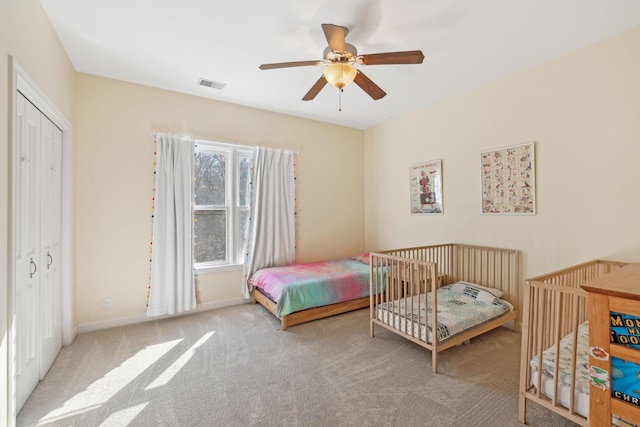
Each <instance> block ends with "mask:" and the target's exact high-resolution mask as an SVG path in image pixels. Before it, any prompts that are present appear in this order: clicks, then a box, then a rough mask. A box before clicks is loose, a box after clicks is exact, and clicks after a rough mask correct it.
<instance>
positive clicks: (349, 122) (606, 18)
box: [41, 0, 640, 129]
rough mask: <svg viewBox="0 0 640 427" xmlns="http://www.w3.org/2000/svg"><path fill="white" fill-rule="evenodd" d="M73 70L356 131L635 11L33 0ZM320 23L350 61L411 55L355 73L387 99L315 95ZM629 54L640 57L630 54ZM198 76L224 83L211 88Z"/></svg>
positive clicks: (442, 0)
mask: <svg viewBox="0 0 640 427" xmlns="http://www.w3.org/2000/svg"><path fill="white" fill-rule="evenodd" d="M41 2H42V4H43V6H44V8H45V11H46V13H47V14H48V16H49V18H50V20H51V22H52V24H53V26H54V28H55V30H56V32H57V33H58V35H59V37H60V40H61V41H62V44H63V45H64V48H65V49H66V51H67V53H68V55H69V57H70V59H71V62H72V63H73V66H74V67H75V69H76V70H77V71H79V72H83V73H88V74H95V75H99V76H104V77H109V78H113V79H118V80H124V81H128V82H133V83H138V84H143V85H148V86H153V87H158V88H163V89H169V90H173V91H177V92H183V93H187V94H191V95H196V96H201V97H206V98H212V99H216V100H219V101H224V102H230V103H235V104H241V105H246V106H251V107H256V108H260V109H265V110H270V111H275V112H280V113H285V114H291V115H295V116H299V117H306V118H310V119H316V120H320V121H324V122H329V123H335V124H339V125H344V126H349V127H354V128H358V129H367V128H370V127H373V126H375V125H378V124H380V123H384V122H385V121H387V120H389V119H392V118H394V117H400V116H403V115H406V114H408V113H410V112H412V111H414V110H417V109H421V108H424V107H427V106H429V105H432V104H434V103H436V102H439V101H442V100H443V99H446V98H449V97H452V96H456V95H458V94H461V93H464V92H467V91H469V90H471V89H473V88H476V87H478V86H482V85H485V84H488V83H490V82H492V81H495V80H498V79H501V78H504V77H506V76H509V75H512V74H515V73H517V72H519V71H522V70H525V69H527V68H531V67H533V66H535V65H537V64H540V63H543V62H546V61H548V60H550V59H553V58H555V57H558V56H560V55H563V54H565V53H567V52H570V51H572V50H575V49H578V48H580V47H584V46H587V45H589V44H592V43H594V42H597V41H599V40H602V39H605V38H608V37H611V36H614V35H616V34H619V33H621V32H623V31H626V30H629V29H632V28H635V27H639V26H640V1H639V0H517V1H516V0H482V1H479V0H244V1H243V0H227V1H221V0H217V1H216V0H179V1H178V0H41ZM322 23H331V24H336V25H341V26H345V27H348V28H349V34H348V35H347V38H346V41H347V43H351V44H353V45H355V47H356V48H357V49H358V53H359V54H370V53H382V52H394V51H404V50H418V49H419V50H422V51H423V53H424V55H425V60H424V62H423V63H422V64H420V65H370V66H358V67H359V68H360V70H361V71H362V72H364V73H365V74H366V75H367V76H368V77H369V78H370V79H371V80H373V81H374V82H375V83H376V84H378V86H380V87H381V88H382V89H383V90H384V91H385V92H387V96H386V97H384V98H383V99H381V100H378V101H374V100H372V99H371V98H370V97H369V96H368V95H366V94H365V93H364V92H363V91H362V90H361V89H360V88H359V87H358V86H357V85H355V84H351V85H349V86H347V87H346V88H345V89H344V93H343V94H342V111H339V110H338V106H339V103H338V101H339V99H338V98H339V97H338V89H336V88H334V87H333V86H330V85H327V86H325V88H324V89H323V90H322V91H321V92H320V93H319V94H318V96H317V97H316V98H315V99H314V100H313V101H302V100H301V98H302V97H303V96H304V94H305V93H306V92H307V91H308V90H309V88H311V86H312V85H313V84H314V83H315V82H316V81H317V80H318V78H319V77H320V75H321V74H322V66H310V67H295V68H285V69H276V70H264V71H263V70H259V69H258V66H259V65H260V64H263V63H272V62H289V61H303V60H320V59H322V54H323V50H324V48H325V47H326V46H327V41H326V39H325V37H324V34H323V32H322V29H321V24H322ZM639 48H640V47H639ZM200 78H205V79H209V80H214V81H217V82H222V83H226V87H225V88H224V89H223V90H216V89H212V88H207V87H202V86H199V85H198V81H199V79H200Z"/></svg>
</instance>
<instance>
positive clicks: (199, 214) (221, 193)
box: [194, 141, 253, 270]
mask: <svg viewBox="0 0 640 427" xmlns="http://www.w3.org/2000/svg"><path fill="white" fill-rule="evenodd" d="M252 158H253V151H252V150H251V149H250V148H248V147H243V146H237V145H230V144H221V143H216V142H210V141H196V149H195V159H194V193H195V208H194V218H195V225H194V244H195V249H194V250H195V267H196V269H199V270H200V269H204V268H207V267H216V266H223V265H234V264H242V247H243V244H244V239H245V231H246V228H247V220H248V218H249V178H250V173H251V165H252Z"/></svg>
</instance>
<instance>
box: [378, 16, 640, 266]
mask: <svg viewBox="0 0 640 427" xmlns="http://www.w3.org/2000/svg"><path fill="white" fill-rule="evenodd" d="M638 46H640V28H638V29H635V30H633V31H631V32H628V33H625V34H622V35H620V36H618V37H615V38H613V39H610V40H607V41H605V42H602V43H599V44H596V45H593V46H591V47H588V48H586V49H583V50H580V51H577V52H574V53H572V54H570V55H567V56H565V57H562V58H558V59H556V60H554V61H552V62H550V63H547V64H544V65H542V66H539V67H536V68H534V69H531V70H529V71H527V72H523V73H521V74H519V75H516V76H513V77H511V78H508V79H505V80H502V81H499V82H497V83H495V84H491V85H489V86H486V87H483V88H481V89H479V90H475V91H473V92H471V93H468V94H465V95H463V96H460V97H458V98H456V99H452V100H449V101H447V102H443V103H441V104H440V105H437V106H435V107H433V108H429V109H425V110H423V111H420V112H419V113H415V114H413V115H411V116H409V117H405V118H402V119H397V120H394V121H393V122H390V123H388V124H385V125H383V126H380V127H378V128H375V129H372V130H369V131H366V132H365V158H366V160H365V171H366V172H365V178H366V179H365V191H366V197H365V199H366V200H365V206H366V207H365V236H366V244H365V246H366V248H367V249H381V248H393V247H405V246H413V245H424V244H431V243H444V242H456V243H470V244H481V245H495V246H501V247H509V248H517V249H520V250H522V251H523V253H524V263H523V264H524V265H523V267H524V275H525V277H528V276H532V275H537V274H540V273H544V272H548V271H552V270H555V269H558V268H561V267H565V266H569V265H572V264H575V263H578V262H583V261H587V260H590V259H593V258H601V259H614V260H621V261H636V262H638V261H640V221H638V220H637V217H638V211H640V199H639V198H638V197H637V195H638V189H637V186H638V184H639V183H640V167H639V166H638V165H639V160H638V159H640V55H638ZM400 141H401V143H400ZM528 141H535V143H536V175H537V176H536V178H537V180H536V182H537V209H538V213H537V215H535V216H486V215H481V213H480V209H481V206H480V200H481V193H480V154H479V153H480V152H481V151H483V150H488V149H492V148H499V147H504V146H509V145H515V144H520V143H524V142H528ZM433 159H443V183H444V190H443V193H444V196H443V199H444V215H442V216H412V215H410V214H409V189H408V166H409V164H411V163H415V162H417V161H423V160H424V161H426V160H433Z"/></svg>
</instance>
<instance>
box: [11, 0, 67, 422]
mask: <svg viewBox="0 0 640 427" xmlns="http://www.w3.org/2000/svg"><path fill="white" fill-rule="evenodd" d="M10 55H12V56H13V58H14V60H15V61H16V62H17V63H18V65H20V66H21V67H22V69H23V70H24V71H25V72H26V73H27V74H28V75H29V77H30V78H31V79H32V80H33V81H34V82H35V84H36V85H37V86H38V88H39V89H40V90H41V91H42V92H43V93H44V94H45V95H46V97H47V98H48V99H49V100H50V101H51V102H52V103H53V104H55V106H56V107H57V109H58V110H59V111H60V112H61V113H62V114H64V115H65V116H66V117H67V119H69V120H72V119H73V98H72V91H73V85H74V79H75V72H74V71H73V68H72V67H71V64H70V62H69V60H68V58H67V56H66V54H65V53H64V50H63V49H62V46H61V45H60V43H59V41H58V38H57V37H56V35H55V33H54V32H53V29H52V27H51V25H50V24H49V21H48V19H47V17H46V15H45V13H44V11H43V9H42V7H41V6H40V2H39V1H38V0H0V141H1V142H0V224H1V225H0V425H5V424H7V425H11V423H12V422H13V420H12V417H11V414H10V411H9V409H8V407H9V400H8V399H9V397H8V390H9V387H10V385H9V381H8V374H9V362H8V360H9V357H8V352H9V348H8V341H7V339H8V335H7V332H8V328H9V327H10V319H9V318H8V313H9V302H10V298H11V296H10V293H9V289H8V283H9V274H10V272H9V262H8V261H9V253H8V249H9V238H10V236H9V194H10V173H11V172H10V162H9V147H10V144H11V138H10V127H9V124H10V122H11V120H10V113H9V108H8V107H9V103H8V100H9V99H10V73H9V56H10Z"/></svg>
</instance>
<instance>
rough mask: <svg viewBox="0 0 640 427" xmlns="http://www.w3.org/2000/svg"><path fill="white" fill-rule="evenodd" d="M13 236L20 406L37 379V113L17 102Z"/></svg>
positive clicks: (20, 99) (38, 217) (17, 398)
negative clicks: (15, 190) (14, 237)
mask: <svg viewBox="0 0 640 427" xmlns="http://www.w3.org/2000/svg"><path fill="white" fill-rule="evenodd" d="M18 110H19V113H18V123H17V126H18V129H17V130H18V147H17V155H18V158H17V159H16V160H17V162H16V163H17V179H18V183H17V185H18V188H17V191H18V195H17V197H15V199H14V200H15V203H16V216H17V223H18V226H17V229H15V230H14V231H15V233H16V254H15V256H16V287H15V331H16V400H17V405H18V408H20V407H22V405H23V404H24V402H25V401H26V400H27V398H28V397H29V395H30V394H31V391H32V390H33V388H34V387H35V386H36V384H37V383H38V380H39V379H40V374H39V372H40V363H39V361H40V342H39V340H40V338H39V332H40V331H39V327H38V324H39V316H38V306H39V304H40V295H39V280H40V272H41V265H40V259H39V256H40V255H39V252H40V251H39V250H38V247H39V244H40V242H39V236H40V234H39V233H40V203H39V197H40V193H39V179H40V176H39V174H38V168H39V163H38V153H39V149H40V111H38V110H37V109H36V108H35V107H34V106H33V105H32V104H31V103H29V102H28V101H26V99H24V98H23V97H21V96H20V97H19V99H18Z"/></svg>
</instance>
